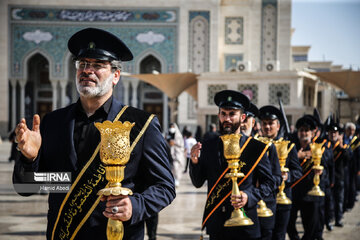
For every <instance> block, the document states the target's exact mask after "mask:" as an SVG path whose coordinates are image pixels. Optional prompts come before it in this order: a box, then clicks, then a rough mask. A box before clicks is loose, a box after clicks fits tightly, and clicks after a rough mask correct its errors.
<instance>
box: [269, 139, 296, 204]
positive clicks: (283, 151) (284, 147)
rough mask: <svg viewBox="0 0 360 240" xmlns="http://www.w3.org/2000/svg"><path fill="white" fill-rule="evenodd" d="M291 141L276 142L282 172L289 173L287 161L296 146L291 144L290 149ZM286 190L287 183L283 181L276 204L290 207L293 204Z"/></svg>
mask: <svg viewBox="0 0 360 240" xmlns="http://www.w3.org/2000/svg"><path fill="white" fill-rule="evenodd" d="M289 143H290V141H285V140H282V139H281V140H278V141H274V144H275V147H276V152H277V155H278V158H279V164H280V170H281V172H289V169H288V168H287V167H285V165H286V159H287V157H288V155H289V153H290V151H291V149H292V148H293V146H294V144H291V146H290V148H288V146H289ZM284 189H285V181H284V180H282V182H281V185H280V186H279V192H278V194H277V195H276V203H277V204H283V205H289V204H291V200H290V198H288V197H287V196H286V194H285V192H284Z"/></svg>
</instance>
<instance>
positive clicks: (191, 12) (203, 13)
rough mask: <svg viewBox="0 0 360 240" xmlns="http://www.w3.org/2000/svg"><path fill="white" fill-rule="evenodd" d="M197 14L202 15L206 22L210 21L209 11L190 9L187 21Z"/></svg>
mask: <svg viewBox="0 0 360 240" xmlns="http://www.w3.org/2000/svg"><path fill="white" fill-rule="evenodd" d="M197 16H202V17H204V18H205V19H206V20H207V21H208V22H210V12H209V11H190V12H189V23H190V22H191V20H193V19H194V18H195V17H197Z"/></svg>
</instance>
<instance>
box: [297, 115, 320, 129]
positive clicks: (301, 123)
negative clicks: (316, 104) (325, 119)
mask: <svg viewBox="0 0 360 240" xmlns="http://www.w3.org/2000/svg"><path fill="white" fill-rule="evenodd" d="M295 126H296V128H297V129H299V128H301V127H308V128H309V129H310V130H314V129H315V128H316V121H314V120H313V119H312V118H309V117H308V116H307V115H305V116H303V117H301V118H299V119H298V120H297V121H296V124H295Z"/></svg>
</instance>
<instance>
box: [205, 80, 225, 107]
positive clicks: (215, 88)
mask: <svg viewBox="0 0 360 240" xmlns="http://www.w3.org/2000/svg"><path fill="white" fill-rule="evenodd" d="M226 89H227V86H226V85H225V84H209V85H208V89H207V93H208V94H207V96H208V101H207V102H208V104H209V105H215V103H214V97H215V94H216V93H217V92H220V91H222V90H226Z"/></svg>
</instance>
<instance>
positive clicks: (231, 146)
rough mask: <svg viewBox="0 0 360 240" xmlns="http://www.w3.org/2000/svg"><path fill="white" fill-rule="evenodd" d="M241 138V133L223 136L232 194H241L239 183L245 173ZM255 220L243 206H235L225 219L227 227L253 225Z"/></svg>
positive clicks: (227, 175) (227, 176)
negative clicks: (242, 167) (243, 170)
mask: <svg viewBox="0 0 360 240" xmlns="http://www.w3.org/2000/svg"><path fill="white" fill-rule="evenodd" d="M240 138H241V134H227V135H223V136H221V140H222V141H223V145H224V156H225V158H226V160H227V162H228V167H229V168H230V173H227V174H226V175H225V177H226V178H231V180H232V191H231V194H232V195H240V191H239V186H238V183H237V179H238V178H242V177H244V173H242V172H240V168H239V158H240V156H241V151H240ZM253 224H254V223H253V221H252V220H251V219H250V218H248V217H247V216H246V215H245V211H244V209H243V208H241V209H240V208H235V209H234V210H233V211H232V213H231V217H230V218H229V219H228V220H226V221H225V224H224V226H225V227H236V226H248V225H253Z"/></svg>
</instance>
